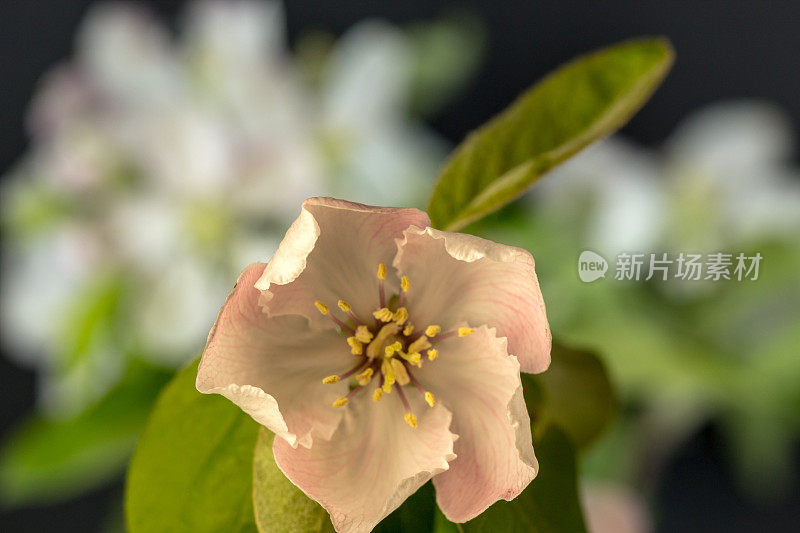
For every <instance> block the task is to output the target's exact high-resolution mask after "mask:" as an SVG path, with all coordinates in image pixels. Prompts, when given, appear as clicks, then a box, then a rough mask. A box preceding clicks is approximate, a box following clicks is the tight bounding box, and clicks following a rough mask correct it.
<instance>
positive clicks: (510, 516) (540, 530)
mask: <svg viewBox="0 0 800 533" xmlns="http://www.w3.org/2000/svg"><path fill="white" fill-rule="evenodd" d="M535 451H536V458H537V459H538V460H539V474H538V475H537V476H536V478H535V479H534V480H533V481H531V484H530V485H528V488H526V489H525V490H524V491H522V494H520V495H519V496H517V497H516V498H515V499H514V500H512V501H510V502H506V501H499V502H497V503H495V504H494V505H492V506H491V507H489V509H487V510H486V511H485V512H484V513H483V514H481V515H480V516H478V517H477V518H475V519H473V520H470V521H469V522H467V523H466V524H462V525H461V528H462V531H464V532H465V533H484V532H486V533H495V532H498V531H502V532H503V533H585V532H586V527H585V525H584V522H583V513H582V511H581V506H580V500H579V498H578V477H577V471H576V467H575V452H574V449H573V447H572V444H571V443H570V440H569V438H567V436H566V435H565V434H564V433H563V432H562V431H561V430H559V429H558V427H556V426H550V427H549V428H548V429H547V431H546V432H545V433H544V435H543V436H542V438H541V440H540V441H539V442H538V443H537V444H536V446H535ZM437 525H438V527H439V531H447V528H445V527H443V525H442V524H437Z"/></svg>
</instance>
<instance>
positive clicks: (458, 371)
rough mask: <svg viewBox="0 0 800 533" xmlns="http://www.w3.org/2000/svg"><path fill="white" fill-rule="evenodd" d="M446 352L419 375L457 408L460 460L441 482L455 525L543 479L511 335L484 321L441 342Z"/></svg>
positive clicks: (440, 494)
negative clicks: (466, 333)
mask: <svg viewBox="0 0 800 533" xmlns="http://www.w3.org/2000/svg"><path fill="white" fill-rule="evenodd" d="M436 347H437V348H438V349H439V357H438V358H437V359H436V360H434V361H425V362H423V366H422V368H421V369H419V370H415V375H417V376H418V377H417V379H418V380H419V381H420V383H421V384H422V386H423V387H424V388H425V389H426V390H428V391H430V392H432V393H433V394H434V395H435V396H436V398H437V400H438V402H439V403H441V404H444V406H445V407H447V408H448V409H449V410H451V411H452V413H453V425H452V431H453V432H454V433H456V434H457V435H458V440H457V441H456V444H455V453H456V455H457V458H456V459H455V460H454V461H452V462H451V463H450V469H449V470H448V471H447V472H443V473H441V474H439V475H438V476H436V477H435V478H434V479H433V483H434V485H435V486H436V499H437V501H438V503H439V507H440V508H441V509H442V512H443V513H444V514H445V516H446V517H447V518H448V519H450V520H451V521H453V522H466V521H467V520H470V519H472V518H474V517H476V516H477V515H479V514H480V513H482V512H483V511H484V510H486V509H487V508H488V507H489V506H490V505H492V504H493V503H494V502H496V501H497V500H500V499H503V500H511V499H513V498H515V497H516V496H517V495H518V494H519V493H520V492H522V491H523V490H524V489H525V487H527V486H528V483H530V481H531V480H532V479H533V478H534V477H535V476H536V472H537V470H538V464H537V462H536V457H535V456H534V453H533V444H532V441H531V427H530V419H529V418H528V411H527V409H526V408H525V400H524V399H523V397H522V384H521V382H520V377H519V363H518V362H517V359H516V357H514V356H511V355H508V353H507V351H506V339H504V338H502V337H500V338H498V337H497V336H496V334H495V330H494V328H491V329H490V328H487V327H486V326H481V327H479V328H477V329H475V331H474V333H472V334H471V335H469V336H467V337H461V338H459V337H450V338H449V339H446V340H443V341H441V342H439V343H436Z"/></svg>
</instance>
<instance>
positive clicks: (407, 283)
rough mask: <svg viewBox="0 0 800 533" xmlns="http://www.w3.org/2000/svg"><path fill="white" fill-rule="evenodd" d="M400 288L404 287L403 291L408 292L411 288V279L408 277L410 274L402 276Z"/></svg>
mask: <svg viewBox="0 0 800 533" xmlns="http://www.w3.org/2000/svg"><path fill="white" fill-rule="evenodd" d="M400 288H401V289H403V292H408V289H410V288H411V281H410V280H409V279H408V276H403V277H402V278H400Z"/></svg>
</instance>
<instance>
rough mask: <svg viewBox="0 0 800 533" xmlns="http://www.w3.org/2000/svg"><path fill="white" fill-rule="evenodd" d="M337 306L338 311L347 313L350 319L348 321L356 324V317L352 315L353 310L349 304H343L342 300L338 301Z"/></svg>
mask: <svg viewBox="0 0 800 533" xmlns="http://www.w3.org/2000/svg"><path fill="white" fill-rule="evenodd" d="M337 305H338V306H339V309H341V310H342V311H344V312H345V313H347V316H348V317H350V320H352V321H353V323H355V324H358V322H359V321H358V317H357V316H356V315H355V314H354V313H353V308H352V307H351V306H350V304H349V303H347V302H345V301H344V300H339V302H338V303H337Z"/></svg>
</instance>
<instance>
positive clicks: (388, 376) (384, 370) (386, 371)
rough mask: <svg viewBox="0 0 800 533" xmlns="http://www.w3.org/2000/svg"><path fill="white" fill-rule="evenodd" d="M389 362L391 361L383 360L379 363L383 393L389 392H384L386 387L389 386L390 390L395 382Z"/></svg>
mask: <svg viewBox="0 0 800 533" xmlns="http://www.w3.org/2000/svg"><path fill="white" fill-rule="evenodd" d="M390 360H391V359H384V360H383V362H382V363H381V374H383V378H384V380H385V383H384V384H383V385H384V387H383V390H384V392H389V391H388V390H386V385H389V389H390V390H391V388H392V385H394V381H395V379H394V372H393V370H392V365H391V363H389V361H390Z"/></svg>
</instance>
